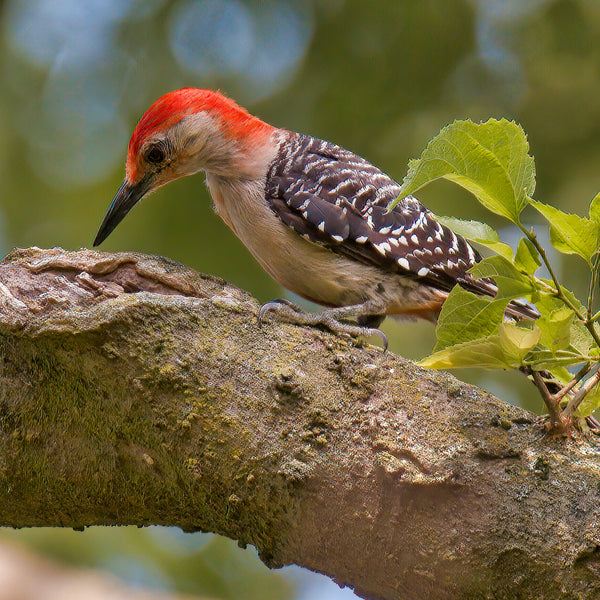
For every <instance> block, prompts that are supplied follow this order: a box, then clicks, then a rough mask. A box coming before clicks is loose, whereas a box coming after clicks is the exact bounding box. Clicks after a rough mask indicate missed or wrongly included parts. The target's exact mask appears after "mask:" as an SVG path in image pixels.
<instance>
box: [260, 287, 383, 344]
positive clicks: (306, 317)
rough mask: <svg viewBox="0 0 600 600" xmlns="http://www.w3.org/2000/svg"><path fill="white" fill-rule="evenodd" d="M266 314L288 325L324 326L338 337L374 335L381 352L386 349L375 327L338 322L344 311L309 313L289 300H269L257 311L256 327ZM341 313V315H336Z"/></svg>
mask: <svg viewBox="0 0 600 600" xmlns="http://www.w3.org/2000/svg"><path fill="white" fill-rule="evenodd" d="M268 312H274V313H275V314H276V315H277V316H279V317H282V318H284V319H285V320H286V321H289V322H290V323H294V324H295V325H304V326H311V327H315V326H319V325H321V326H324V327H326V328H327V329H329V330H330V331H331V332H333V333H336V334H338V335H341V334H347V335H349V336H350V337H353V338H358V337H371V336H374V335H376V336H377V337H379V339H380V340H381V341H382V344H383V351H384V352H385V351H386V350H387V348H388V339H387V336H386V335H385V333H383V331H381V329H377V328H376V327H369V326H368V325H366V324H364V325H363V324H360V323H359V324H355V323H348V322H346V321H342V320H340V317H341V316H346V315H345V314H344V313H345V311H340V310H339V309H331V310H324V311H322V312H318V313H309V312H306V311H304V310H302V309H301V308H300V307H299V306H297V305H295V304H294V303H293V302H290V301H289V300H285V299H283V298H277V299H276V300H271V302H267V303H266V304H263V305H262V306H261V307H260V310H259V311H258V325H259V327H260V326H262V324H263V319H264V317H265V315H266V314H267V313H268ZM340 312H342V314H341V315H339V314H338V313H340Z"/></svg>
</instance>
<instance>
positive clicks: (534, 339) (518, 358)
mask: <svg viewBox="0 0 600 600" xmlns="http://www.w3.org/2000/svg"><path fill="white" fill-rule="evenodd" d="M498 334H499V339H500V347H501V348H502V352H503V353H504V355H505V357H507V358H508V359H509V360H510V361H511V362H515V363H517V364H519V365H520V364H522V362H523V359H524V358H525V356H526V355H527V353H528V352H529V351H530V350H531V349H532V348H533V347H534V346H535V345H536V344H537V343H538V342H539V341H540V336H541V332H540V330H539V329H538V328H537V327H534V328H533V329H526V328H524V327H519V326H518V325H517V324H516V323H511V322H506V323H501V324H500V327H499V329H498Z"/></svg>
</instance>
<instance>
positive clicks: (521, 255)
mask: <svg viewBox="0 0 600 600" xmlns="http://www.w3.org/2000/svg"><path fill="white" fill-rule="evenodd" d="M541 264H542V262H541V260H540V255H539V254H538V251H537V250H536V249H535V246H534V245H533V244H532V243H531V242H530V241H529V240H528V239H527V238H521V240H520V241H519V246H518V247H517V253H516V254H515V267H517V269H519V270H520V271H524V272H525V273H528V274H529V275H533V274H534V273H535V272H536V270H537V269H538V267H540V266H541Z"/></svg>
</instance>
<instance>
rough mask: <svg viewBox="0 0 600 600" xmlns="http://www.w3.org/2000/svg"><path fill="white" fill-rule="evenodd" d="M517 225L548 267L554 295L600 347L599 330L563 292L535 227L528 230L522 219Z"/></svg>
mask: <svg viewBox="0 0 600 600" xmlns="http://www.w3.org/2000/svg"><path fill="white" fill-rule="evenodd" d="M517 225H518V227H519V229H520V230H521V231H522V232H523V233H524V234H525V235H526V236H527V239H528V240H529V241H530V242H531V243H532V244H533V245H534V247H535V249H536V250H537V251H538V254H539V255H540V258H541V259H542V261H543V263H544V265H545V267H546V268H547V269H548V272H549V273H550V277H551V278H552V281H553V282H554V287H555V289H554V290H553V293H554V295H555V296H556V297H557V298H558V299H559V300H561V301H562V302H563V304H565V305H566V306H567V307H568V308H570V309H571V310H572V311H573V312H574V313H575V315H576V316H577V318H578V319H579V320H580V321H581V322H582V323H583V324H584V326H585V328H586V329H587V330H588V331H589V333H590V335H591V336H592V339H593V340H594V342H595V343H596V346H597V347H598V348H600V337H599V336H598V332H597V331H596V328H595V327H594V324H593V323H592V321H591V320H590V319H589V318H586V315H585V314H583V313H582V312H581V311H580V310H579V307H577V306H576V305H575V304H573V302H571V300H570V299H569V298H567V296H565V294H564V293H563V291H562V287H561V285H560V283H559V281H558V278H557V277H556V274H555V273H554V270H553V269H552V266H551V265H550V261H549V260H548V256H546V251H545V250H544V248H543V246H542V245H541V244H540V243H539V242H538V239H537V237H536V235H535V233H534V232H533V228H531V230H527V228H526V227H524V226H523V224H522V223H521V222H520V221H519V222H518V223H517Z"/></svg>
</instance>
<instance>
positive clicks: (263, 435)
mask: <svg viewBox="0 0 600 600" xmlns="http://www.w3.org/2000/svg"><path fill="white" fill-rule="evenodd" d="M257 309H258V305H257V303H256V301H255V300H253V299H252V298H251V297H250V296H248V295H247V294H245V293H244V292H242V291H240V290H238V289H236V288H234V287H232V286H231V285H229V284H227V283H226V282H224V281H222V280H220V279H217V278H214V277H208V276H205V275H200V274H198V273H196V272H194V271H191V270H190V269H187V268H186V267H183V266H182V265H179V264H177V263H174V262H172V261H170V260H168V259H164V258H158V257H151V256H144V255H140V254H133V253H127V254H106V253H99V252H92V251H88V250H80V251H77V252H66V251H63V250H60V249H53V250H39V249H36V248H32V249H27V250H15V251H13V252H11V254H10V255H9V256H8V257H7V258H6V259H5V260H4V261H3V263H1V264H0V372H1V375H0V524H1V525H8V526H13V527H24V526H41V525H54V526H68V527H75V528H80V527H84V526H86V525H102V524H105V525H117V524H119V525H124V524H135V525H148V524H163V525H177V526H179V527H181V528H183V529H184V530H186V531H196V530H202V531H212V532H216V533H220V534H223V535H226V536H229V537H231V538H234V539H237V540H239V543H240V545H242V546H244V545H245V544H253V545H255V546H256V548H257V549H258V551H259V553H260V555H261V557H262V559H263V560H264V561H265V562H266V563H267V564H268V565H270V566H274V567H276V566H281V565H286V564H290V563H296V564H299V565H302V566H305V567H308V568H309V569H313V570H315V571H319V572H322V573H325V574H327V575H330V576H331V577H333V578H334V579H335V580H336V581H337V582H338V583H340V584H344V585H351V586H353V587H354V588H355V590H356V592H357V593H358V594H360V595H363V596H364V597H367V598H373V599H375V598H381V599H393V598H399V599H400V598H401V599H420V598H429V599H442V598H448V599H450V598H461V599H463V598H465V599H466V598H473V599H480V598H503V599H504V598H506V599H507V600H508V599H513V598H523V599H525V598H536V599H537V598H568V599H583V598H586V599H587V598H598V597H600V528H599V518H600V446H599V444H598V442H597V441H596V440H591V441H590V440H583V439H580V440H554V439H549V438H547V437H545V436H544V435H543V431H542V429H541V426H540V425H539V424H537V423H536V422H535V419H534V417H533V416H532V415H531V414H529V413H527V412H525V411H523V410H521V409H519V408H515V407H513V406H510V405H507V404H505V403H503V402H501V401H500V400H498V399H496V398H494V397H491V396H489V395H488V394H486V393H484V392H482V391H481V390H478V389H477V388H474V387H472V386H469V385H466V384H463V383H461V382H459V381H458V380H456V379H455V378H453V377H451V376H449V375H446V374H439V373H435V372H431V371H426V370H423V369H420V368H418V367H416V366H415V365H414V364H412V363H410V362H409V361H406V360H404V359H402V358H399V357H397V356H394V355H393V354H391V353H386V354H383V353H382V352H381V350H380V349H378V348H373V347H360V346H358V345H357V344H355V343H354V342H352V341H350V340H345V339H340V338H337V337H335V336H333V335H331V334H329V333H326V332H322V331H318V330H315V329H310V328H300V327H296V326H292V325H287V324H278V323H273V322H268V323H267V324H265V325H264V326H263V328H262V329H261V328H259V327H258V326H257V322H256V314H257ZM532 393H534V390H533V388H532Z"/></svg>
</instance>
